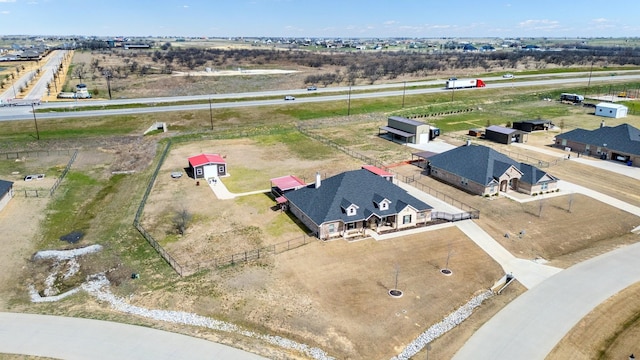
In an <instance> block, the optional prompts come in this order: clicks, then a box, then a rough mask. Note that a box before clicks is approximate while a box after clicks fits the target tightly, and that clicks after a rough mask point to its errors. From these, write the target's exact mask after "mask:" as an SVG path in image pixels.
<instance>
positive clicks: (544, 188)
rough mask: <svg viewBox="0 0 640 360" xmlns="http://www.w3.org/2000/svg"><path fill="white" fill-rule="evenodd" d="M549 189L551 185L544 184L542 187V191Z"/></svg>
mask: <svg viewBox="0 0 640 360" xmlns="http://www.w3.org/2000/svg"><path fill="white" fill-rule="evenodd" d="M548 188H549V183H542V186H540V190H547V189H548Z"/></svg>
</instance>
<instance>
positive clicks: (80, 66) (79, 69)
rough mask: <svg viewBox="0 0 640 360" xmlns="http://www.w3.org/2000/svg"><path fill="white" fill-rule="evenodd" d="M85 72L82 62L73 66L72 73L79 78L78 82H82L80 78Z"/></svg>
mask: <svg viewBox="0 0 640 360" xmlns="http://www.w3.org/2000/svg"><path fill="white" fill-rule="evenodd" d="M86 73H87V71H86V70H85V69H84V64H83V63H80V64H78V65H76V66H75V67H74V68H73V75H74V76H75V77H77V78H79V79H80V83H82V78H83V77H84V75H85V74H86Z"/></svg>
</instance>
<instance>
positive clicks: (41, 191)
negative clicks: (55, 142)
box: [0, 149, 78, 198]
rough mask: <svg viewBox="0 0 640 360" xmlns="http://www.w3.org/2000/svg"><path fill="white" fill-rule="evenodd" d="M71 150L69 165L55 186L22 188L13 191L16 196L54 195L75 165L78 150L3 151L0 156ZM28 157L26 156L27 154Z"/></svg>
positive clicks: (40, 154)
mask: <svg viewBox="0 0 640 360" xmlns="http://www.w3.org/2000/svg"><path fill="white" fill-rule="evenodd" d="M71 151H73V154H71V157H70V158H69V161H68V162H67V166H65V168H64V170H62V173H61V174H60V176H58V178H57V179H56V181H55V182H54V183H53V186H51V188H49V189H20V190H15V189H14V191H13V195H14V196H23V197H26V198H33V197H36V198H40V197H47V196H53V194H54V193H55V192H56V190H57V189H58V186H60V183H61V182H62V180H64V178H65V177H66V176H67V173H68V172H69V169H71V166H72V165H73V163H74V161H75V160H76V157H78V150H77V149H73V150H72V149H67V150H43V151H37V152H36V151H33V152H15V153H3V154H2V155H0V157H2V156H5V155H7V154H12V155H11V156H20V154H31V155H34V154H36V153H37V154H39V155H38V156H47V155H68V154H70V153H71ZM25 157H26V156H25ZM32 157H33V156H32ZM22 158H23V157H22V156H20V157H11V158H10V159H22Z"/></svg>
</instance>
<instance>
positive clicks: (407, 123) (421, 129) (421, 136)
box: [378, 116, 440, 144]
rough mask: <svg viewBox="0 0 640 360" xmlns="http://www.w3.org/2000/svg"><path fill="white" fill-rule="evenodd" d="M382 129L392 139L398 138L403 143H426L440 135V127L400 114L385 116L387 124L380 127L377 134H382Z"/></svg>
mask: <svg viewBox="0 0 640 360" xmlns="http://www.w3.org/2000/svg"><path fill="white" fill-rule="evenodd" d="M383 131H384V132H386V134H387V135H388V136H389V137H390V138H391V140H393V141H396V140H400V141H402V142H404V143H412V144H426V143H428V142H429V141H430V140H433V139H434V138H435V137H436V136H439V135H440V129H438V128H434V127H431V126H429V125H428V124H426V123H423V122H421V121H417V120H412V119H407V118H404V117H402V116H390V117H389V118H387V126H382V127H380V128H379V130H378V135H379V136H380V135H382V132H383Z"/></svg>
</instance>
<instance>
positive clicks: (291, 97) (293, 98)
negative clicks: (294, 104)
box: [284, 95, 296, 100]
mask: <svg viewBox="0 0 640 360" xmlns="http://www.w3.org/2000/svg"><path fill="white" fill-rule="evenodd" d="M284 99H285V100H295V99H296V98H295V96H291V95H287V96H285V97H284Z"/></svg>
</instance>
